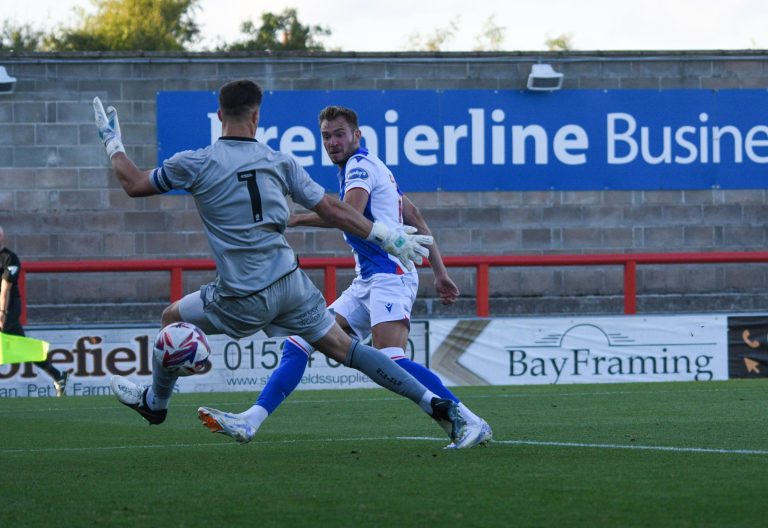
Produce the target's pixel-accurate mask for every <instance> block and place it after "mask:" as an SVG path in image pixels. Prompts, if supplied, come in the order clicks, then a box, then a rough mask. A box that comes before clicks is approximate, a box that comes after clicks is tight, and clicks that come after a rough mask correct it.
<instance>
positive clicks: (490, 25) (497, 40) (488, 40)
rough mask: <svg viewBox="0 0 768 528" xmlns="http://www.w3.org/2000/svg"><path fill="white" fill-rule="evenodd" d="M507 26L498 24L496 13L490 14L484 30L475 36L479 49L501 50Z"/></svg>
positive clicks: (477, 48) (476, 48)
mask: <svg viewBox="0 0 768 528" xmlns="http://www.w3.org/2000/svg"><path fill="white" fill-rule="evenodd" d="M506 31H507V28H504V27H501V26H499V25H498V24H496V15H491V16H489V17H488V18H487V19H486V20H485V22H484V23H483V32H482V33H481V34H480V35H478V36H477V37H475V41H476V42H477V46H476V47H475V50H477V51H499V50H500V49H501V45H502V43H503V42H504V33H505V32H506Z"/></svg>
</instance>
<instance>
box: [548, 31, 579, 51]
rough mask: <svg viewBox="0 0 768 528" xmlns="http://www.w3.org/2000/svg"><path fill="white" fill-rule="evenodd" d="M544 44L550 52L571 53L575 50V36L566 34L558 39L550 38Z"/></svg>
mask: <svg viewBox="0 0 768 528" xmlns="http://www.w3.org/2000/svg"><path fill="white" fill-rule="evenodd" d="M544 44H546V45H547V50H548V51H570V50H573V49H574V48H573V35H571V34H570V33H565V34H563V35H559V36H557V37H548V38H547V39H546V40H545V41H544Z"/></svg>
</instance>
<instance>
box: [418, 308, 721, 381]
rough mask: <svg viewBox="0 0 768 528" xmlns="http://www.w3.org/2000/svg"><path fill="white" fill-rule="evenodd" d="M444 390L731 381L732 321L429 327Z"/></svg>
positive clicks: (520, 321) (646, 319) (652, 319)
mask: <svg viewBox="0 0 768 528" xmlns="http://www.w3.org/2000/svg"><path fill="white" fill-rule="evenodd" d="M429 328H430V342H431V358H430V364H431V368H432V370H433V371H435V372H436V373H438V374H439V375H440V376H441V377H442V378H443V380H444V381H445V382H446V384H455V385H532V384H555V383H557V384H567V383H611V382H614V383H615V382H630V381H685V380H699V381H706V380H716V379H728V339H727V330H728V327H727V316H726V315H681V316H672V315H660V316H618V317H572V318H571V317H561V318H555V317H548V318H514V319H465V320H433V321H430V327H429Z"/></svg>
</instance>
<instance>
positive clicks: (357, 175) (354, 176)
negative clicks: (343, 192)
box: [347, 167, 368, 180]
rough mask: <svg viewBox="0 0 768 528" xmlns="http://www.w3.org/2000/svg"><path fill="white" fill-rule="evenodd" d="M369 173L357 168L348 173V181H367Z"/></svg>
mask: <svg viewBox="0 0 768 528" xmlns="http://www.w3.org/2000/svg"><path fill="white" fill-rule="evenodd" d="M367 179H368V172H366V170H365V169H361V168H360V167H356V168H354V169H352V170H351V171H349V172H348V173H347V180H367Z"/></svg>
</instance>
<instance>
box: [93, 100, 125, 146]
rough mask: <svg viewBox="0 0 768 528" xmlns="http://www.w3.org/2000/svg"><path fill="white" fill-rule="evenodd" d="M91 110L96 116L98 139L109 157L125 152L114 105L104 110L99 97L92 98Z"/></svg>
mask: <svg viewBox="0 0 768 528" xmlns="http://www.w3.org/2000/svg"><path fill="white" fill-rule="evenodd" d="M93 112H94V114H95V116H96V129H97V130H98V132H99V139H101V142H102V143H104V147H105V148H106V149H107V155H108V156H109V158H110V159H112V156H114V155H115V154H117V153H118V152H125V147H124V146H123V140H122V138H121V137H120V121H118V120H117V110H115V107H114V106H110V107H108V108H107V111H106V112H105V111H104V106H102V104H101V99H99V98H98V97H94V98H93Z"/></svg>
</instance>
